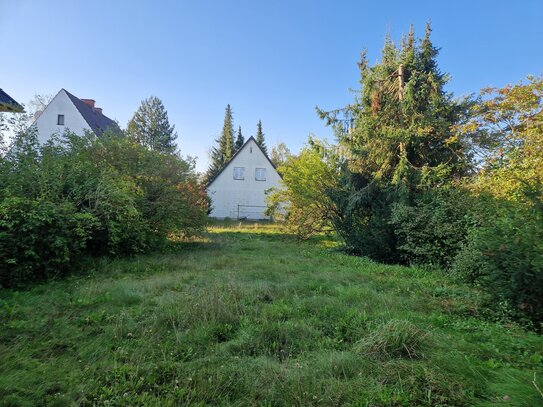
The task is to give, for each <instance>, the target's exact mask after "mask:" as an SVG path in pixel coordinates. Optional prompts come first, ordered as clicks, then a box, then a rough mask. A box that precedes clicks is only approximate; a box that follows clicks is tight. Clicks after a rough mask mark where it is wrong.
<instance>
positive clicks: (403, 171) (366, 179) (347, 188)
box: [319, 25, 469, 262]
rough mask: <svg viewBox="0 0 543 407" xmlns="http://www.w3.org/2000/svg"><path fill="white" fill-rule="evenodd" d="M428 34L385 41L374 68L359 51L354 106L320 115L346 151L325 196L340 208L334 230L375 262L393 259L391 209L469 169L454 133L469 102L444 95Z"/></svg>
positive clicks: (443, 80)
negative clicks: (337, 179)
mask: <svg viewBox="0 0 543 407" xmlns="http://www.w3.org/2000/svg"><path fill="white" fill-rule="evenodd" d="M430 33H431V29H430V26H429V25H427V27H426V33H425V35H424V37H423V38H422V39H421V40H420V41H416V40H415V35H414V31H413V28H412V27H411V29H410V31H409V33H408V35H407V36H406V37H405V38H404V39H403V41H402V44H401V46H400V47H397V46H396V45H395V44H394V43H393V41H392V40H391V38H390V37H389V36H387V37H386V39H385V45H384V47H383V50H382V57H381V61H380V62H378V63H377V64H375V65H373V66H370V65H369V64H368V61H367V59H366V55H365V52H363V53H362V58H361V61H360V63H359V68H360V74H361V80H360V84H361V87H360V92H359V94H358V95H357V96H356V98H355V100H354V102H353V104H351V105H348V106H347V107H345V108H344V109H338V110H335V111H332V112H323V111H320V110H319V114H320V115H321V117H322V118H323V119H325V120H326V122H327V124H329V125H333V126H334V129H335V131H336V135H337V136H338V139H339V142H340V145H341V148H342V150H343V151H344V153H345V160H344V161H343V162H342V163H341V168H342V174H341V180H342V183H343V186H342V187H341V188H339V189H338V190H335V191H331V192H330V194H331V195H330V197H331V199H333V200H334V202H335V205H336V206H337V207H338V215H337V217H336V218H335V219H334V220H333V222H334V225H335V226H336V228H337V230H338V232H339V233H340V235H342V236H343V238H344V239H345V241H346V243H347V245H348V246H351V247H352V248H353V250H354V251H355V252H358V253H362V254H364V255H368V256H370V257H372V258H374V259H377V260H380V261H387V262H394V261H399V258H398V250H397V247H396V244H397V236H396V235H395V232H394V229H393V226H392V224H391V214H392V211H393V208H397V207H398V205H410V204H411V203H413V202H414V201H415V200H416V199H418V197H419V196H421V194H422V193H424V191H427V190H428V189H429V188H432V187H434V186H436V185H442V184H443V183H446V182H447V181H448V180H451V179H452V178H454V177H457V176H461V175H463V174H464V173H465V172H466V170H468V169H469V162H468V160H467V158H466V156H465V153H464V151H465V148H464V146H463V145H462V144H461V142H460V141H459V139H458V138H457V137H455V133H454V127H455V125H457V124H459V123H461V122H462V120H463V119H464V117H463V115H464V112H465V111H466V110H467V109H466V107H467V105H466V103H465V102H458V101H455V100H454V99H453V97H452V95H451V94H449V93H447V92H446V91H445V89H444V87H445V84H446V83H447V80H448V77H447V75H444V74H443V73H441V72H440V71H439V69H438V66H437V61H436V57H437V54H438V49H437V48H436V47H434V45H433V44H432V42H431V39H430ZM346 124H347V125H346Z"/></svg>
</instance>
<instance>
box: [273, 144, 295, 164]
mask: <svg viewBox="0 0 543 407" xmlns="http://www.w3.org/2000/svg"><path fill="white" fill-rule="evenodd" d="M291 157H292V153H291V152H290V150H289V149H288V147H287V146H286V144H285V143H278V144H277V145H276V146H274V147H272V150H271V156H270V160H271V162H272V163H273V165H275V167H276V168H279V167H281V166H283V165H285V164H286V162H287V160H289V159H290V158H291Z"/></svg>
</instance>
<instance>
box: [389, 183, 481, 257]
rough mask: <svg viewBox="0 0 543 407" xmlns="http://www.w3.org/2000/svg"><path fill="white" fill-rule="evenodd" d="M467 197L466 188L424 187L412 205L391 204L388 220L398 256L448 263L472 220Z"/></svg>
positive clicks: (460, 243)
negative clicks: (394, 237)
mask: <svg viewBox="0 0 543 407" xmlns="http://www.w3.org/2000/svg"><path fill="white" fill-rule="evenodd" d="M470 201H471V199H470V198H469V197H468V195H467V193H466V192H463V191H462V190H460V189H454V188H452V187H449V188H439V189H434V190H429V191H426V192H424V193H423V194H421V195H420V196H419V197H418V198H417V199H415V202H414V203H413V204H411V205H407V204H402V203H396V204H394V207H393V210H392V214H391V224H392V225H393V227H394V234H395V235H396V238H397V247H396V249H397V251H398V254H399V256H400V258H401V260H402V261H403V262H406V263H416V264H430V265H435V266H438V267H447V266H449V265H450V263H451V262H452V261H453V259H454V257H455V256H456V254H457V253H458V252H459V250H460V249H461V247H462V244H463V242H464V241H465V239H466V235H467V233H468V230H469V227H470V226H471V224H472V214H471V213H470V209H471V208H470Z"/></svg>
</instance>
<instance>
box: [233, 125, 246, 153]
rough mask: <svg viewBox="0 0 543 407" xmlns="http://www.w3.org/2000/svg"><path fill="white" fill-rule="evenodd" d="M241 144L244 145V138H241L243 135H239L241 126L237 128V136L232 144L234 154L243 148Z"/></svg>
mask: <svg viewBox="0 0 543 407" xmlns="http://www.w3.org/2000/svg"><path fill="white" fill-rule="evenodd" d="M243 144H245V138H244V137H243V134H241V126H239V127H238V135H237V137H236V142H235V143H234V150H235V152H237V151H239V149H240V148H241V147H243Z"/></svg>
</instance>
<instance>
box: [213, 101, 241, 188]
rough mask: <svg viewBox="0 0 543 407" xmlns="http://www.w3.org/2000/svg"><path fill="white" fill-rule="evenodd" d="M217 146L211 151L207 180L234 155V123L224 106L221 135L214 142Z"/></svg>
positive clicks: (229, 112)
mask: <svg viewBox="0 0 543 407" xmlns="http://www.w3.org/2000/svg"><path fill="white" fill-rule="evenodd" d="M215 143H216V144H217V145H216V146H215V147H213V148H212V149H211V163H210V165H209V169H208V171H207V179H211V178H213V177H214V176H215V175H216V174H217V173H218V172H219V171H220V170H221V169H222V167H224V165H225V164H226V163H228V161H230V159H231V158H232V156H233V155H234V152H235V151H234V123H233V114H232V108H231V107H230V105H226V109H225V113H224V123H223V127H222V132H221V135H220V137H219V138H218V139H216V140H215Z"/></svg>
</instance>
